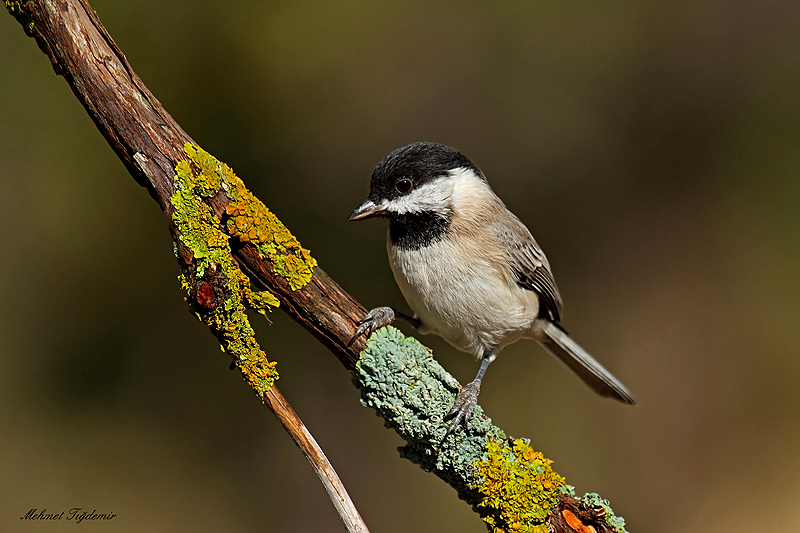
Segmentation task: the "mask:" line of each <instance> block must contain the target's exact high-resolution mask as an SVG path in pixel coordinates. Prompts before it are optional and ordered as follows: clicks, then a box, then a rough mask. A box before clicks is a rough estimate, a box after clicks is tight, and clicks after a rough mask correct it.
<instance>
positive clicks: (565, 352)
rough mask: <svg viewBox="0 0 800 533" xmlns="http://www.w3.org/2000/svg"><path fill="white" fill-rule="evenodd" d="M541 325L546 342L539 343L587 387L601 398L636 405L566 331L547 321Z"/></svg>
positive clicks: (613, 378) (615, 379)
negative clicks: (607, 397)
mask: <svg viewBox="0 0 800 533" xmlns="http://www.w3.org/2000/svg"><path fill="white" fill-rule="evenodd" d="M542 323H543V327H542V331H543V332H544V333H545V335H547V340H544V341H539V342H540V344H541V345H542V346H544V347H545V348H547V350H548V351H549V352H550V353H552V354H553V355H555V356H556V357H558V358H559V359H561V360H562V361H563V362H564V363H566V365H567V366H568V367H570V368H571V369H572V370H573V371H574V372H575V373H576V374H578V376H580V378H581V379H582V380H583V381H584V382H585V383H586V384H587V385H589V386H590V387H591V388H592V389H594V390H595V391H596V392H597V393H598V394H600V395H601V396H609V397H611V398H614V399H615V400H619V401H620V402H623V403H627V404H630V405H635V404H636V400H634V399H633V396H632V395H631V393H630V391H629V390H628V389H627V387H625V385H623V384H622V382H621V381H620V380H618V379H617V378H616V377H614V376H613V375H612V374H611V372H609V371H608V370H606V369H605V368H604V367H603V365H601V364H600V363H598V362H597V360H596V359H595V358H594V357H592V356H591V355H589V353H588V352H587V351H586V350H584V349H583V348H581V347H580V346H579V345H578V343H577V342H575V341H574V340H572V337H570V336H569V335H568V334H567V332H566V331H564V330H563V329H561V327H559V326H558V325H557V324H554V323H552V322H550V321H548V320H543V321H542Z"/></svg>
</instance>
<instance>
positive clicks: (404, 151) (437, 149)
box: [350, 142, 483, 220]
mask: <svg viewBox="0 0 800 533" xmlns="http://www.w3.org/2000/svg"><path fill="white" fill-rule="evenodd" d="M457 168H465V169H469V170H472V171H473V172H475V174H477V175H478V176H481V177H483V174H481V171H480V170H479V169H478V167H476V166H475V164H474V163H473V162H472V161H470V160H469V159H467V157H466V156H464V155H463V154H462V153H461V152H459V151H458V150H456V149H455V148H450V147H449V146H445V145H443V144H438V143H432V142H415V143H412V144H409V145H407V146H403V147H402V148H398V149H397V150H395V151H393V152H392V153H390V154H389V155H387V156H386V157H385V158H384V159H383V161H381V162H380V163H378V166H377V167H375V170H374V171H373V172H372V180H371V181H370V193H369V198H368V199H367V201H365V202H364V203H363V204H361V205H360V206H358V207H357V208H356V209H355V210H354V211H353V212H352V213H351V214H350V220H361V219H363V218H369V217H373V216H381V215H383V216H387V215H391V214H392V212H391V208H392V206H393V204H396V207H399V208H400V209H410V207H409V206H408V205H407V204H406V205H405V206H403V204H402V202H399V203H398V202H397V201H398V199H400V198H402V197H404V196H406V195H408V194H410V193H411V192H412V191H414V190H416V189H419V188H420V187H421V186H423V185H425V184H427V183H430V182H432V181H434V180H436V179H437V178H440V177H442V176H446V175H448V173H449V172H450V171H452V170H454V169H457Z"/></svg>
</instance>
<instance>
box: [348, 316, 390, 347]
mask: <svg viewBox="0 0 800 533" xmlns="http://www.w3.org/2000/svg"><path fill="white" fill-rule="evenodd" d="M395 318H396V316H395V313H394V309H392V308H391V307H376V308H375V309H373V310H372V311H370V312H369V313H367V316H365V317H364V318H363V319H361V320H360V321H359V322H358V327H357V328H356V332H355V334H354V335H353V338H352V339H350V342H349V343H347V346H348V347H350V346H351V345H352V344H353V343H354V342H355V341H356V339H358V338H359V337H360V336H362V335H367V336H369V335H371V334H372V332H373V331H375V330H376V329H380V328H382V327H383V326H388V325H389V324H391V323H392V322H394V320H395Z"/></svg>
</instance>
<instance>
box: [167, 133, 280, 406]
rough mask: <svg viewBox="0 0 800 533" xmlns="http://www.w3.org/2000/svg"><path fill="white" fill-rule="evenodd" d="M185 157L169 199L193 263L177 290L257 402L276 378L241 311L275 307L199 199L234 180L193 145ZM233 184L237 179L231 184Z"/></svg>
mask: <svg viewBox="0 0 800 533" xmlns="http://www.w3.org/2000/svg"><path fill="white" fill-rule="evenodd" d="M185 149H186V153H187V155H188V156H189V158H190V159H191V161H192V163H194V165H195V168H194V169H193V168H192V165H190V164H189V162H188V161H180V162H178V164H177V165H176V166H175V174H176V175H175V181H176V190H175V194H173V196H172V197H171V198H170V202H171V203H172V206H173V207H174V208H175V212H174V213H173V215H172V220H173V221H174V223H175V225H176V227H177V228H178V230H179V235H180V240H181V243H182V244H183V245H185V247H186V248H188V250H190V251H191V254H192V256H193V258H194V261H191V262H190V264H189V265H187V267H186V271H185V272H184V273H182V274H181V276H180V281H181V286H182V287H183V288H184V290H186V291H187V293H188V294H189V298H188V299H189V301H190V302H192V305H193V308H194V310H195V314H196V315H197V317H198V318H199V319H200V320H202V321H203V322H204V323H205V324H206V325H207V326H209V328H211V330H212V331H213V332H214V334H215V335H216V336H217V338H218V339H219V340H220V344H221V346H222V349H223V350H224V351H225V352H226V353H228V354H230V355H231V356H233V358H234V363H235V364H236V366H237V367H238V368H239V370H240V371H241V372H242V376H243V377H244V378H245V380H246V381H247V383H248V384H249V385H250V387H251V388H252V389H253V390H255V391H256V393H257V394H258V395H259V397H261V396H262V395H263V393H264V392H266V391H267V390H269V388H270V387H271V386H272V384H273V383H274V381H275V380H276V379H277V378H278V373H277V371H276V370H275V362H270V361H269V360H267V357H266V354H265V353H264V350H262V349H261V347H260V346H259V344H258V342H257V341H256V338H255V332H254V331H253V328H252V327H251V325H250V321H249V319H248V318H247V314H246V309H247V308H250V309H254V310H256V311H257V312H259V313H262V314H263V313H265V312H266V311H267V310H269V309H270V308H273V307H277V306H278V305H279V302H278V299H277V298H276V297H275V296H274V295H273V294H271V293H269V292H254V291H253V290H252V288H251V287H250V280H249V279H248V277H247V276H246V275H245V274H244V273H243V272H242V271H241V270H240V269H239V267H238V266H237V265H236V263H235V261H234V260H233V256H232V255H231V247H230V237H229V236H228V235H227V234H226V233H225V232H224V231H223V230H222V229H221V228H222V225H221V222H220V220H219V219H218V218H217V217H216V215H215V214H214V212H213V210H212V208H211V206H210V205H209V204H208V203H206V201H205V200H204V199H207V198H211V197H212V196H215V195H216V194H217V192H218V191H219V190H220V188H222V187H224V186H225V184H226V183H227V182H228V181H230V180H232V179H233V178H235V176H234V174H233V172H232V171H231V170H230V168H228V167H227V166H226V165H224V164H222V163H220V162H219V161H217V160H216V159H214V158H213V157H212V156H210V155H209V154H208V153H206V152H204V151H202V150H201V149H200V148H197V147H196V146H194V145H191V144H187V145H186V147H185ZM236 179H238V178H236Z"/></svg>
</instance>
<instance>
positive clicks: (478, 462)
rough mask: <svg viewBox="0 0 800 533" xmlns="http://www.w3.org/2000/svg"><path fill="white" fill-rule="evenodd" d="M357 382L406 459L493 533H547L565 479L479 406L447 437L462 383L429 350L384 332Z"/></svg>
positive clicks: (365, 357)
mask: <svg viewBox="0 0 800 533" xmlns="http://www.w3.org/2000/svg"><path fill="white" fill-rule="evenodd" d="M354 379H355V382H356V385H357V386H358V387H359V388H360V389H361V402H362V403H363V404H364V405H366V406H368V407H372V408H374V409H375V410H376V411H377V412H378V415H379V416H381V417H383V418H384V420H385V421H386V425H387V426H388V427H391V428H393V429H395V431H397V433H398V434H399V435H400V436H401V437H402V438H403V439H405V440H406V442H407V444H406V445H405V446H403V447H402V448H400V449H399V451H400V454H401V455H402V456H403V457H405V458H407V459H409V460H411V461H413V462H415V463H417V464H419V465H420V466H421V467H422V468H423V469H424V470H425V471H429V472H433V473H434V474H436V475H437V476H439V477H440V478H442V479H443V480H445V481H446V482H447V483H449V484H450V485H451V486H452V487H453V488H455V489H456V490H457V491H458V495H459V497H460V498H461V499H463V500H465V501H467V502H468V503H470V504H472V505H473V507H474V508H475V510H476V511H477V512H478V513H479V514H480V515H481V517H482V518H483V520H484V521H485V522H486V524H487V525H488V526H489V527H490V528H491V529H492V530H493V531H497V532H500V531H527V532H536V533H540V532H541V533H545V532H546V531H547V527H546V526H545V525H544V521H545V519H546V518H547V517H548V516H549V515H550V512H551V510H552V508H553V506H554V505H555V503H556V500H557V498H558V494H559V493H560V489H561V487H563V486H564V479H563V478H562V477H561V476H559V475H558V474H556V473H555V472H554V471H553V470H552V469H551V468H550V464H551V462H550V461H549V460H548V459H545V458H544V456H542V455H541V454H540V453H538V452H536V451H534V450H533V449H532V448H531V446H530V444H529V443H528V442H527V441H525V440H523V439H517V440H513V439H509V438H507V437H506V436H505V434H504V433H503V431H502V430H501V429H500V428H498V427H496V426H494V425H493V424H492V423H491V420H490V419H489V418H488V417H486V416H485V414H484V413H483V410H482V409H481V407H480V406H478V407H476V408H475V411H474V412H473V416H472V418H471V419H470V421H469V423H468V424H467V426H466V427H464V428H459V429H457V430H456V431H455V432H454V433H453V434H451V435H449V436H447V437H446V438H445V432H446V430H447V426H448V424H447V423H446V422H445V420H444V417H445V415H446V414H447V412H448V411H449V410H450V408H451V407H452V405H453V401H454V399H455V395H456V393H457V392H458V382H457V381H456V380H455V379H454V378H453V377H452V376H450V374H448V373H447V372H446V371H445V370H444V369H443V368H442V367H441V365H439V364H438V363H437V362H436V360H434V358H433V355H432V353H431V351H430V350H429V349H427V348H426V347H424V346H423V345H421V344H420V343H419V342H418V341H417V340H416V339H413V338H408V337H405V336H404V335H403V334H402V333H400V332H399V331H398V330H396V329H395V328H392V327H386V328H381V329H379V330H377V331H376V332H375V333H373V334H372V335H371V336H370V338H369V340H368V341H367V346H366V348H365V349H364V351H363V352H361V354H360V356H359V360H358V363H357V364H356V374H355V377H354Z"/></svg>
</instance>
